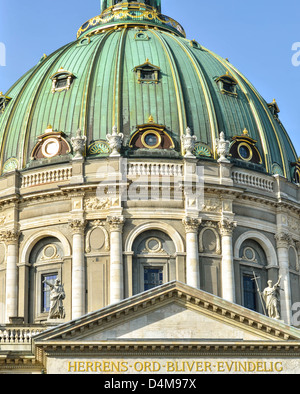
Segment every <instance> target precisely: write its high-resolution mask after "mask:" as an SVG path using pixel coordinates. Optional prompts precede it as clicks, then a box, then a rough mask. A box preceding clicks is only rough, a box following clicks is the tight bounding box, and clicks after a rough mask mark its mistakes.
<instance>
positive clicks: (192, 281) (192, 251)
mask: <svg viewBox="0 0 300 394" xmlns="http://www.w3.org/2000/svg"><path fill="white" fill-rule="evenodd" d="M182 223H183V225H184V228H185V234H186V235H185V239H186V283H187V284H188V285H189V286H192V287H196V288H198V289H200V266H199V246H198V231H199V226H200V224H201V220H200V219H197V218H192V217H185V218H184V219H183V220H182Z"/></svg>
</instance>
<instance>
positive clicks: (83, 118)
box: [79, 30, 113, 137]
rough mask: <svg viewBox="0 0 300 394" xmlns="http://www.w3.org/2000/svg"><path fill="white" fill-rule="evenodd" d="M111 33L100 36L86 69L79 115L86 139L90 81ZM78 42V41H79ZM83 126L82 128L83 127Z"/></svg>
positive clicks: (80, 126)
mask: <svg viewBox="0 0 300 394" xmlns="http://www.w3.org/2000/svg"><path fill="white" fill-rule="evenodd" d="M112 33H113V31H112V30H111V31H108V32H107V33H106V34H104V35H103V36H102V39H101V40H100V42H99V43H98V44H97V45H98V47H97V48H96V49H95V52H94V55H93V57H92V59H91V60H90V66H89V68H88V71H87V73H86V78H85V82H84V87H85V91H84V94H83V95H82V107H81V112H80V113H81V115H80V121H79V122H80V123H79V128H80V129H81V130H82V131H83V132H84V134H85V135H86V136H87V137H88V134H89V133H88V119H89V116H88V111H89V103H90V101H91V94H92V93H91V90H92V83H91V81H92V80H93V79H94V77H95V70H96V68H97V60H98V58H99V56H100V53H101V50H102V49H103V46H104V44H105V42H106V40H107V39H108V37H109V36H110V35H111V34H112ZM79 41H80V40H79ZM83 125H84V126H83Z"/></svg>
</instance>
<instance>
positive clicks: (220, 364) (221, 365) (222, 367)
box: [217, 361, 227, 372]
mask: <svg viewBox="0 0 300 394" xmlns="http://www.w3.org/2000/svg"><path fill="white" fill-rule="evenodd" d="M226 364H227V363H226ZM217 371H218V372H225V368H224V363H223V362H221V361H220V362H218V363H217Z"/></svg>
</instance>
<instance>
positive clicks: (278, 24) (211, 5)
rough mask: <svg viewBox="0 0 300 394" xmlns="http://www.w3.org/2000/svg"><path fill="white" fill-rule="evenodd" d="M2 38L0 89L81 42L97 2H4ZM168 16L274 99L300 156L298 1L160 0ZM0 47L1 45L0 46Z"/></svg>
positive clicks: (0, 0)
mask: <svg viewBox="0 0 300 394" xmlns="http://www.w3.org/2000/svg"><path fill="white" fill-rule="evenodd" d="M0 5H1V14H0V43H3V44H4V45H5V48H6V66H5V67H3V66H1V57H0V91H3V92H5V91H6V90H8V89H9V87H10V86H11V85H12V84H13V83H14V82H15V81H16V80H17V79H18V78H19V77H21V76H22V75H23V74H24V73H25V72H26V71H27V70H28V69H30V68H31V67H32V66H33V65H34V64H36V63H37V62H38V61H39V59H40V58H41V57H42V55H43V54H44V53H46V54H47V55H49V54H50V53H52V52H53V51H55V50H56V49H58V48H59V47H61V46H63V45H65V44H66V43H68V42H70V41H73V40H75V39H76V32H77V30H78V28H79V27H80V26H81V25H82V24H83V23H84V22H85V21H86V20H88V19H90V18H91V17H93V16H95V15H98V14H99V13H100V0H86V1H85V2H82V1H79V0H64V1H62V0H60V1H59V0H52V1H51V2H48V1H40V0H27V1H20V0H10V1H4V0H0ZM162 7H163V13H164V14H166V15H168V16H171V17H173V18H174V19H176V20H177V21H178V22H180V23H181V24H182V25H183V27H184V28H185V30H186V33H187V37H188V38H190V39H196V40H197V41H198V42H199V43H200V44H202V45H203V46H205V47H206V48H209V49H210V50H212V51H214V52H215V53H217V54H219V55H221V56H223V57H225V58H229V60H230V62H231V63H232V64H233V65H234V66H236V67H237V68H238V69H239V70H240V71H241V72H242V73H243V74H244V75H245V76H246V77H247V78H248V79H249V80H250V81H251V82H252V83H253V84H254V86H255V87H256V89H257V90H258V91H259V92H260V94H261V95H262V96H263V97H264V99H265V100H266V101H268V102H271V101H272V100H273V98H275V99H276V100H277V103H278V105H279V108H280V110H281V113H280V119H281V121H282V123H283V124H284V125H285V127H286V129H287V131H288V133H289V135H290V137H291V139H292V141H293V143H294V145H295V148H296V150H297V152H298V155H300V119H299V118H300V116H299V112H300V111H299V109H300V108H299V104H300V66H298V67H295V66H294V65H293V64H292V56H293V55H294V57H295V56H296V58H297V59H299V61H300V44H299V49H298V50H299V56H298V55H297V53H296V52H295V51H292V46H293V44H294V43H296V42H299V43H300V29H299V24H300V23H299V22H300V21H299V16H300V2H299V0H285V1H282V0H272V1H269V0H251V1H245V0H243V1H241V0H222V1H221V0H209V1H208V0H184V1H182V0H162ZM0 49H1V46H0Z"/></svg>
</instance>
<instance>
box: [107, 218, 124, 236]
mask: <svg viewBox="0 0 300 394" xmlns="http://www.w3.org/2000/svg"><path fill="white" fill-rule="evenodd" d="M107 223H108V224H109V229H110V232H120V233H121V232H122V231H123V226H124V224H125V218H124V216H108V218H107Z"/></svg>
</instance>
